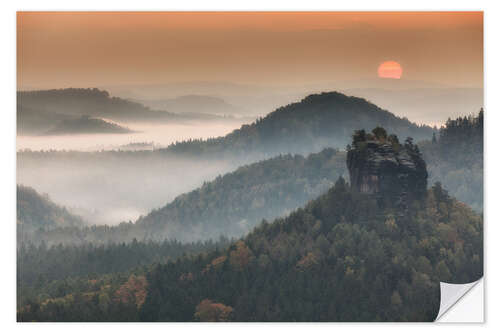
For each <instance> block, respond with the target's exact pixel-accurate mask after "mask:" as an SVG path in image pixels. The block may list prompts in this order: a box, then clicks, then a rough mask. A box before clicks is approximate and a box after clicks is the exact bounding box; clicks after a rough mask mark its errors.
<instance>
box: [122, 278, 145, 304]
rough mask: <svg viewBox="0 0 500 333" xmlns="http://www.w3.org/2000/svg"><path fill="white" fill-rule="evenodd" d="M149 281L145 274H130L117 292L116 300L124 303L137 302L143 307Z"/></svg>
mask: <svg viewBox="0 0 500 333" xmlns="http://www.w3.org/2000/svg"><path fill="white" fill-rule="evenodd" d="M147 285H148V282H147V280H146V278H145V277H144V276H135V275H134V274H132V275H130V277H129V279H128V280H127V282H125V283H124V284H123V285H121V286H120V288H118V290H117V291H116V292H115V301H119V302H122V303H132V302H135V304H136V305H137V307H138V308H139V307H141V306H142V304H144V301H145V300H146V294H147V289H146V288H147Z"/></svg>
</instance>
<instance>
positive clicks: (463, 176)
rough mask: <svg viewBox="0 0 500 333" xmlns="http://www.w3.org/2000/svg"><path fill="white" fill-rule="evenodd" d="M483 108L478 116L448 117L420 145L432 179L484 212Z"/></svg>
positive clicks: (478, 210)
mask: <svg viewBox="0 0 500 333" xmlns="http://www.w3.org/2000/svg"><path fill="white" fill-rule="evenodd" d="M483 118H484V115H483V110H482V109H481V111H480V112H479V113H478V115H477V116H468V117H459V118H456V119H448V121H447V122H446V125H445V126H444V127H442V128H441V129H440V131H439V133H438V135H437V136H435V137H434V140H426V141H425V142H422V143H421V144H420V146H421V150H422V153H423V156H424V159H425V160H426V161H427V166H428V169H429V176H430V180H431V181H432V182H436V181H439V182H441V183H442V184H443V186H444V188H446V189H447V190H448V191H449V192H450V193H451V194H452V195H453V196H454V197H456V198H457V199H458V200H461V201H463V202H465V203H467V204H468V205H470V206H471V208H473V209H474V210H476V211H477V212H482V211H483Z"/></svg>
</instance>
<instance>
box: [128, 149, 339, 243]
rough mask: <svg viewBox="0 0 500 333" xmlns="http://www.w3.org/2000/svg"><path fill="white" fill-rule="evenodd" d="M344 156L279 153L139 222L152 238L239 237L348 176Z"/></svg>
mask: <svg viewBox="0 0 500 333" xmlns="http://www.w3.org/2000/svg"><path fill="white" fill-rule="evenodd" d="M345 172H346V170H345V154H344V153H340V152H338V151H336V150H334V149H325V150H323V151H321V152H320V153H317V154H310V155H309V156H307V157H303V156H301V155H280V156H278V157H275V158H271V159H269V160H264V161H262V162H257V163H253V164H250V165H246V166H243V167H240V168H238V169H237V170H236V171H234V172H231V173H228V174H226V175H224V176H219V177H217V178H216V179H215V180H213V181H211V182H207V183H205V184H204V185H203V186H202V187H201V188H199V189H196V190H194V191H192V192H189V193H187V194H184V195H181V196H179V197H177V198H176V199H175V200H174V201H172V202H171V203H169V204H168V205H166V206H164V207H162V208H160V209H158V210H154V211H152V212H151V213H150V214H148V215H147V216H145V217H144V218H141V219H139V220H138V221H137V225H138V227H139V228H141V229H144V230H145V231H146V230H147V231H146V232H147V234H146V236H147V237H158V236H160V235H162V236H166V237H175V238H176V239H180V240H193V239H194V240H197V239H207V238H214V237H218V236H219V235H221V234H223V235H224V236H227V237H232V236H236V237H239V236H241V235H243V234H244V233H246V232H248V231H250V230H251V229H252V228H253V227H254V226H255V225H256V224H257V223H258V222H260V221H261V220H262V219H274V218H276V217H278V216H283V215H286V214H287V213H289V212H291V211H292V210H294V209H296V208H297V207H299V206H301V205H303V204H305V203H306V202H307V201H308V200H311V199H313V198H315V197H317V196H319V195H320V194H322V193H324V192H325V191H326V190H327V189H328V188H329V187H331V186H332V185H333V183H334V181H335V179H336V178H338V177H339V176H341V175H345Z"/></svg>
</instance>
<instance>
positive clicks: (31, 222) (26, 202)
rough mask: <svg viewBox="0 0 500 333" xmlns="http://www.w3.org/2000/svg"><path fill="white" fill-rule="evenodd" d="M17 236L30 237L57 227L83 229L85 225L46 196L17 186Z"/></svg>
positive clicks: (28, 188) (29, 188)
mask: <svg viewBox="0 0 500 333" xmlns="http://www.w3.org/2000/svg"><path fill="white" fill-rule="evenodd" d="M16 207H17V228H18V235H20V234H24V235H26V236H27V235H31V234H32V233H34V232H43V231H48V230H52V229H55V228H58V227H83V226H85V225H86V223H85V222H84V221H83V220H82V219H81V218H80V217H79V216H75V215H73V214H71V213H69V212H68V210H67V209H66V208H64V207H60V206H58V205H56V204H55V203H54V202H52V201H51V200H50V198H49V197H48V196H47V195H40V194H38V193H37V192H36V191H35V190H34V189H33V188H31V187H27V186H23V185H17V206H16Z"/></svg>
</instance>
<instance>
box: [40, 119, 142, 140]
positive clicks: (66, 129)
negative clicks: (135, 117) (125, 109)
mask: <svg viewBox="0 0 500 333" xmlns="http://www.w3.org/2000/svg"><path fill="white" fill-rule="evenodd" d="M133 132H134V131H132V130H130V129H128V128H126V127H122V126H120V125H117V124H113V123H110V122H108V121H105V120H102V119H99V118H92V117H90V116H81V117H80V118H76V119H66V120H63V121H61V122H60V123H59V124H57V125H56V126H55V127H54V128H52V129H51V130H49V131H47V132H45V135H66V134H105V133H109V134H120V133H121V134H123V133H133Z"/></svg>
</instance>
